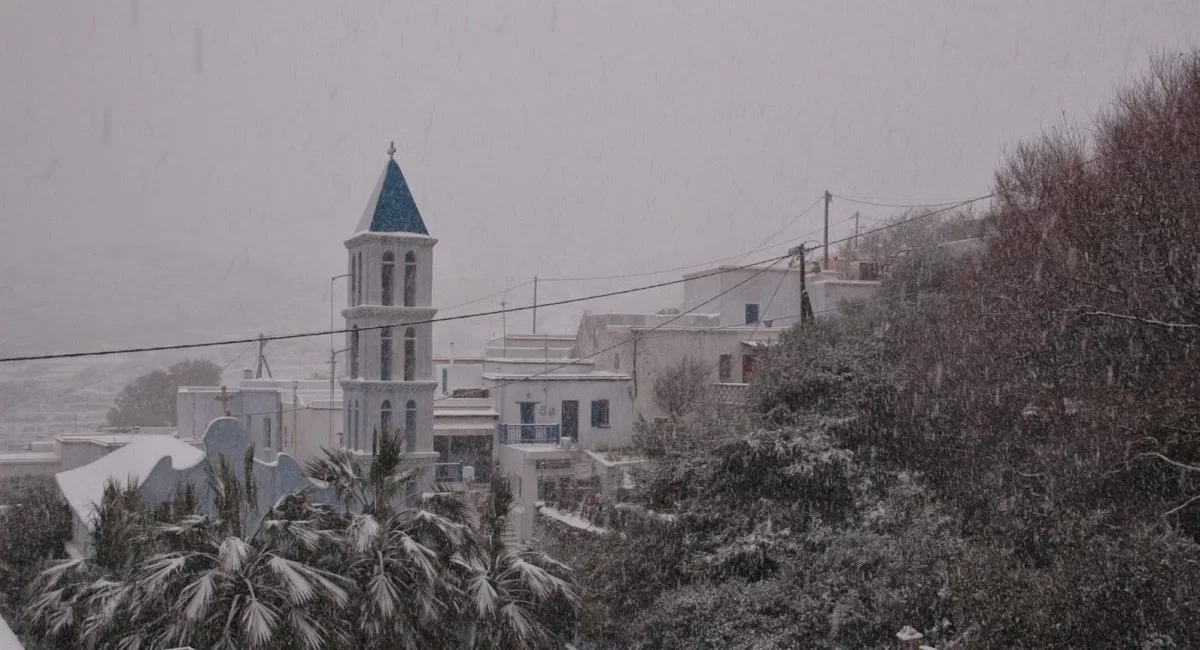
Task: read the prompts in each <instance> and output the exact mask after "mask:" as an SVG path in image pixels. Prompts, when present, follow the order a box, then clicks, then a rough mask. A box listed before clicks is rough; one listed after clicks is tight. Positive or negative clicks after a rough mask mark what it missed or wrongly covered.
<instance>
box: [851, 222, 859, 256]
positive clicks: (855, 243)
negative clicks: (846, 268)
mask: <svg viewBox="0 0 1200 650" xmlns="http://www.w3.org/2000/svg"><path fill="white" fill-rule="evenodd" d="M854 252H855V253H857V252H858V211H857V210H855V211H854ZM851 259H854V258H851Z"/></svg>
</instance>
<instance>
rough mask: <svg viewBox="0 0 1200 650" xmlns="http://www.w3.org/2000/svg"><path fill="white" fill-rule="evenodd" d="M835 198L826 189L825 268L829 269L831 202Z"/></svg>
mask: <svg viewBox="0 0 1200 650" xmlns="http://www.w3.org/2000/svg"><path fill="white" fill-rule="evenodd" d="M832 200H833V195H832V194H830V193H829V190H825V267H824V268H825V269H827V270H828V269H829V202H830V201H832Z"/></svg>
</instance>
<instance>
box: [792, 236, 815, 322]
mask: <svg viewBox="0 0 1200 650" xmlns="http://www.w3.org/2000/svg"><path fill="white" fill-rule="evenodd" d="M805 253H807V250H806V249H805V248H804V245H803V244H801V245H800V246H795V247H793V248H792V249H791V250H789V251H788V254H789V255H791V256H792V257H796V258H799V259H800V323H801V324H804V323H805V322H806V321H810V320H812V318H813V310H812V302H810V301H809V299H808V286H807V282H808V280H807V275H808V268H807V267H808V262H806V261H805Z"/></svg>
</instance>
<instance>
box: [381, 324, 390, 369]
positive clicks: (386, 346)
mask: <svg viewBox="0 0 1200 650" xmlns="http://www.w3.org/2000/svg"><path fill="white" fill-rule="evenodd" d="M379 378H380V379H382V380H383V381H391V380H392V328H390V327H385V328H383V329H381V330H379Z"/></svg>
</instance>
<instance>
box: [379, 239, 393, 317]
mask: <svg viewBox="0 0 1200 650" xmlns="http://www.w3.org/2000/svg"><path fill="white" fill-rule="evenodd" d="M395 279H396V255H395V254H394V253H392V251H388V252H386V253H384V254H383V274H382V277H381V278H380V279H379V286H380V287H381V288H382V289H383V304H384V305H388V306H390V305H391V304H392V283H393V281H394V280H395Z"/></svg>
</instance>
